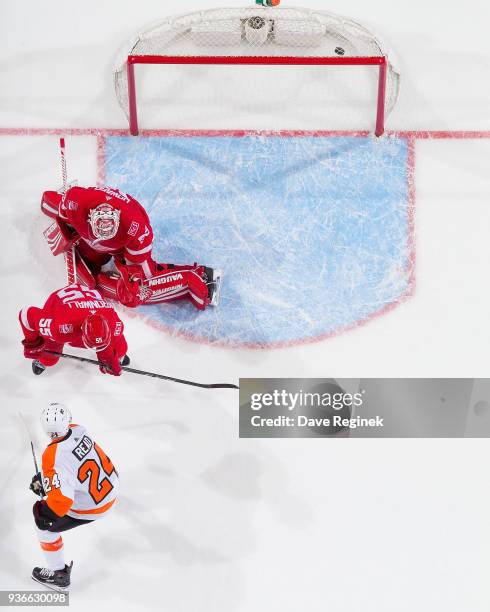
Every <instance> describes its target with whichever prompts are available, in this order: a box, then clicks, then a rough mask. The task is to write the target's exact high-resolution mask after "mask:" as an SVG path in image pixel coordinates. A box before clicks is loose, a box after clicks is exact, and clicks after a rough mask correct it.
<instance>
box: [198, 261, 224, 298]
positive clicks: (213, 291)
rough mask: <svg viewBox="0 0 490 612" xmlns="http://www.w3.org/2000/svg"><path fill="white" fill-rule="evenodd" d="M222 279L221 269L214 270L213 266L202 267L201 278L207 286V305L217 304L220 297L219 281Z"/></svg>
mask: <svg viewBox="0 0 490 612" xmlns="http://www.w3.org/2000/svg"><path fill="white" fill-rule="evenodd" d="M222 279H223V272H222V271H221V270H214V269H213V268H207V267H206V266H205V267H204V276H203V280H204V281H205V283H206V285H207V286H208V297H209V305H210V306H217V305H218V304H219V301H220V298H221V281H222Z"/></svg>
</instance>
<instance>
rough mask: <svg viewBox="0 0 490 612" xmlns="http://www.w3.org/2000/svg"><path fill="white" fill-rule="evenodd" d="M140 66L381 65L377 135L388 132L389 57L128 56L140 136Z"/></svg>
mask: <svg viewBox="0 0 490 612" xmlns="http://www.w3.org/2000/svg"><path fill="white" fill-rule="evenodd" d="M136 64H226V65H230V64H238V65H240V64H241V65H245V64H248V65H275V66H280V65H296V66H322V65H323V66H335V65H337V66H378V67H379V74H378V96H377V104H376V128H375V134H376V136H381V135H382V134H383V132H384V121H385V98H386V77H387V65H388V62H387V59H386V56H384V55H381V56H371V57H369V56H366V57H352V56H349V57H316V56H315V57H312V56H304V57H301V56H299V57H298V56H280V55H275V56H268V57H263V56H254V55H237V56H225V55H217V56H212V55H185V56H183V55H128V57H127V65H126V70H127V81H128V102H129V129H130V133H131V134H132V135H133V136H137V135H138V131H139V130H138V111H137V104H136V77H135V65H136Z"/></svg>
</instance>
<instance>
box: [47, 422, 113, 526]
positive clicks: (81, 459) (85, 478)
mask: <svg viewBox="0 0 490 612" xmlns="http://www.w3.org/2000/svg"><path fill="white" fill-rule="evenodd" d="M42 472H43V486H44V491H45V492H46V502H47V504H48V506H49V507H50V509H51V510H52V511H53V512H55V513H56V514H57V515H58V516H64V515H65V514H67V515H68V516H72V517H74V518H78V519H84V520H95V519H98V518H102V517H103V516H104V515H105V514H106V512H107V511H108V510H110V508H111V507H112V506H113V505H114V502H115V501H116V496H117V491H118V488H119V476H118V473H117V470H116V468H115V467H114V465H113V464H112V462H111V460H110V459H109V457H108V456H107V455H106V454H105V453H104V451H103V450H102V449H101V448H100V446H98V444H97V443H96V442H94V440H93V439H92V436H90V435H89V434H88V433H87V430H86V429H85V427H83V426H82V425H70V429H69V431H68V433H67V435H66V436H65V437H64V438H60V439H59V440H54V441H53V442H51V444H49V445H48V447H47V448H46V450H45V451H44V453H43V458H42Z"/></svg>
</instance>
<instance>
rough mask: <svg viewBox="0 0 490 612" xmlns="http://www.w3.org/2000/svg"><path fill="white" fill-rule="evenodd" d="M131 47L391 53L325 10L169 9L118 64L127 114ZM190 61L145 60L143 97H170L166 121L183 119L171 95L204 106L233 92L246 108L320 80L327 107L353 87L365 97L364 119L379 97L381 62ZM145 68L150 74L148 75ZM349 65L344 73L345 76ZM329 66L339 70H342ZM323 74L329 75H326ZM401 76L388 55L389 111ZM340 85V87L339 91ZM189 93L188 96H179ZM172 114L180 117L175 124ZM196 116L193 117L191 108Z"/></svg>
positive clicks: (138, 50)
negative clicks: (173, 109) (359, 64)
mask: <svg viewBox="0 0 490 612" xmlns="http://www.w3.org/2000/svg"><path fill="white" fill-rule="evenodd" d="M128 55H157V56H182V57H185V56H218V57H219V56H226V57H237V56H258V57H261V58H263V59H264V64H266V63H267V58H270V57H274V56H286V57H346V58H347V57H380V56H386V55H387V53H386V50H385V49H384V48H383V47H382V45H381V43H380V42H379V40H378V39H377V38H376V37H375V36H374V35H373V34H372V33H371V32H370V31H369V30H367V29H366V28H364V27H363V26H361V25H360V24H358V23H356V22H354V21H352V20H350V19H347V18H344V17H340V16H338V15H333V14H330V13H326V12H318V11H313V10H307V9H297V8H266V7H260V6H256V7H250V8H219V9H209V10H205V11H198V12H194V13H189V14H186V15H180V16H176V17H169V18H167V19H165V20H163V21H160V22H159V23H157V24H154V25H153V26H151V27H149V28H147V29H145V30H144V31H143V32H141V33H140V34H139V35H138V36H137V37H136V38H135V39H134V40H133V41H132V42H131V44H130V45H128V46H126V47H125V49H124V51H123V54H122V56H121V58H120V61H119V62H118V64H117V66H116V70H115V89H116V95H117V98H118V101H119V104H120V105H121V107H122V109H123V110H124V112H125V114H126V116H129V109H128V106H129V102H128V83H127V71H126V60H127V56H128ZM183 68H184V67H183V66H178V67H175V66H168V65H165V66H157V67H155V66H149V67H145V68H142V67H139V68H138V98H141V99H142V100H144V102H145V104H153V106H154V108H155V109H157V107H158V105H160V106H161V105H162V104H164V105H167V113H165V114H163V115H162V116H161V117H160V119H157V121H160V120H163V122H164V124H165V125H160V127H179V125H178V124H179V119H178V118H175V119H172V113H170V114H169V113H168V105H169V104H172V102H174V103H175V104H178V105H179V107H180V111H182V109H183V108H185V107H189V108H190V107H191V106H192V104H194V105H195V104H199V105H201V110H202V108H205V107H206V106H207V104H208V102H209V104H211V103H212V102H216V101H218V100H221V101H223V100H225V101H226V99H227V98H228V97H230V95H232V96H233V98H234V100H235V101H237V102H238V105H239V106H241V107H242V109H243V106H244V105H245V104H246V103H247V104H248V101H250V105H251V107H253V106H254V105H255V106H256V107H259V106H260V107H262V108H263V104H264V102H265V105H266V106H267V105H268V104H269V105H270V106H271V107H275V105H276V103H278V102H279V103H281V105H282V102H283V100H284V98H288V97H290V96H291V95H292V94H293V93H294V91H295V90H297V89H300V90H301V89H303V90H304V91H306V92H307V94H308V95H315V87H316V88H318V93H320V94H321V96H323V99H322V100H321V106H322V107H323V108H325V104H326V103H328V102H329V101H331V102H332V103H333V104H332V106H334V105H337V106H338V105H339V104H344V103H348V100H345V99H344V98H343V94H346V96H347V99H348V98H349V94H350V93H352V96H353V98H354V99H355V100H356V101H357V102H358V105H359V109H358V114H359V116H364V121H365V120H366V115H365V110H366V108H365V107H368V106H369V107H370V108H372V103H373V98H374V99H375V97H376V95H375V94H376V88H375V84H376V82H377V69H376V68H374V67H372V66H363V67H361V68H359V67H352V66H341V67H337V66H315V67H312V66H300V67H298V66H274V67H271V66H265V68H267V72H265V71H264V70H263V69H264V66H253V67H252V66H238V67H237V66H221V65H219V66H218V65H215V66H209V65H206V66H202V65H199V66H185V71H186V72H185V73H184V71H183ZM298 68H299V69H300V70H299V71H298ZM140 71H141V72H146V74H145V75H144V76H143V75H142V74H141V73H140ZM271 71H273V73H274V76H273V77H271ZM342 71H344V75H342V76H339V72H342ZM307 73H309V74H310V77H311V78H310V83H309V84H308V86H306V85H305V84H304V83H305V75H306V74H307ZM328 73H335V76H334V77H332V74H328ZM148 74H151V76H148ZM366 74H368V76H366ZM237 75H239V76H238V77H237ZM187 77H189V79H190V80H191V81H192V80H193V82H194V85H195V87H193V86H191V87H189V86H183V79H184V80H186V79H187ZM271 78H272V79H273V84H272V81H271ZM321 79H327V80H325V81H324V82H322V81H321ZM332 79H333V80H332ZM206 80H207V81H208V86H207V87H206V83H205V81H206ZM399 81H400V76H399V73H398V71H397V70H396V68H395V67H394V66H393V65H392V63H391V62H388V71H387V89H386V102H385V114H386V116H388V114H389V113H390V111H391V110H392V109H393V107H394V105H395V102H396V99H397V96H398V90H399ZM241 83H246V86H245V87H244V86H242V87H241V86H240V84H241ZM251 83H253V87H251ZM373 83H374V86H373ZM298 86H299V87H298ZM305 88H306V89H305ZM241 89H242V90H243V91H242V90H241ZM310 89H311V91H310ZM183 90H185V91H183ZM334 91H337V93H339V94H340V95H337V96H336V95H333V94H332V92H334ZM191 92H192V93H194V95H195V99H194V100H192V99H191V98H192V96H191V95H187V96H186V93H187V94H190V93H191ZM231 92H233V93H231ZM366 92H368V93H367V95H366ZM182 93H184V97H183V98H180V99H179V98H178V96H179V95H180V94H182ZM254 95H255V96H256V99H255V101H254V100H253V97H254ZM334 98H335V100H334ZM298 104H301V101H300V100H298V101H297V103H296V106H297V105H298ZM218 115H219V116H220V117H222V116H223V113H221V112H219V113H218ZM157 116H158V112H157ZM172 121H175V122H176V124H175V125H173V124H172ZM189 121H191V122H192V121H193V117H192V111H191V112H190V116H189ZM186 127H194V126H191V125H187V126H186ZM216 127H218V126H216ZM235 127H238V126H236V125H235ZM246 127H252V128H253V127H256V126H254V125H247V126H246ZM272 127H275V126H272ZM284 127H293V126H290V125H286V126H284Z"/></svg>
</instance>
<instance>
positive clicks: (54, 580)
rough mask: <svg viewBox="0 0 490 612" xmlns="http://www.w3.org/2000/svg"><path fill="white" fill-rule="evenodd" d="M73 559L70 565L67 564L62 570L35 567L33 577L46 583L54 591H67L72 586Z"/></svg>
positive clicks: (41, 582)
mask: <svg viewBox="0 0 490 612" xmlns="http://www.w3.org/2000/svg"><path fill="white" fill-rule="evenodd" d="M72 567H73V561H72V562H71V563H70V565H65V567H64V569H62V570H51V569H48V568H47V567H35V568H34V569H33V570H32V579H33V580H35V581H36V582H39V583H40V584H44V585H45V586H47V587H48V588H50V589H53V590H54V591H59V592H60V593H66V591H67V590H68V587H69V586H70V574H71V568H72Z"/></svg>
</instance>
